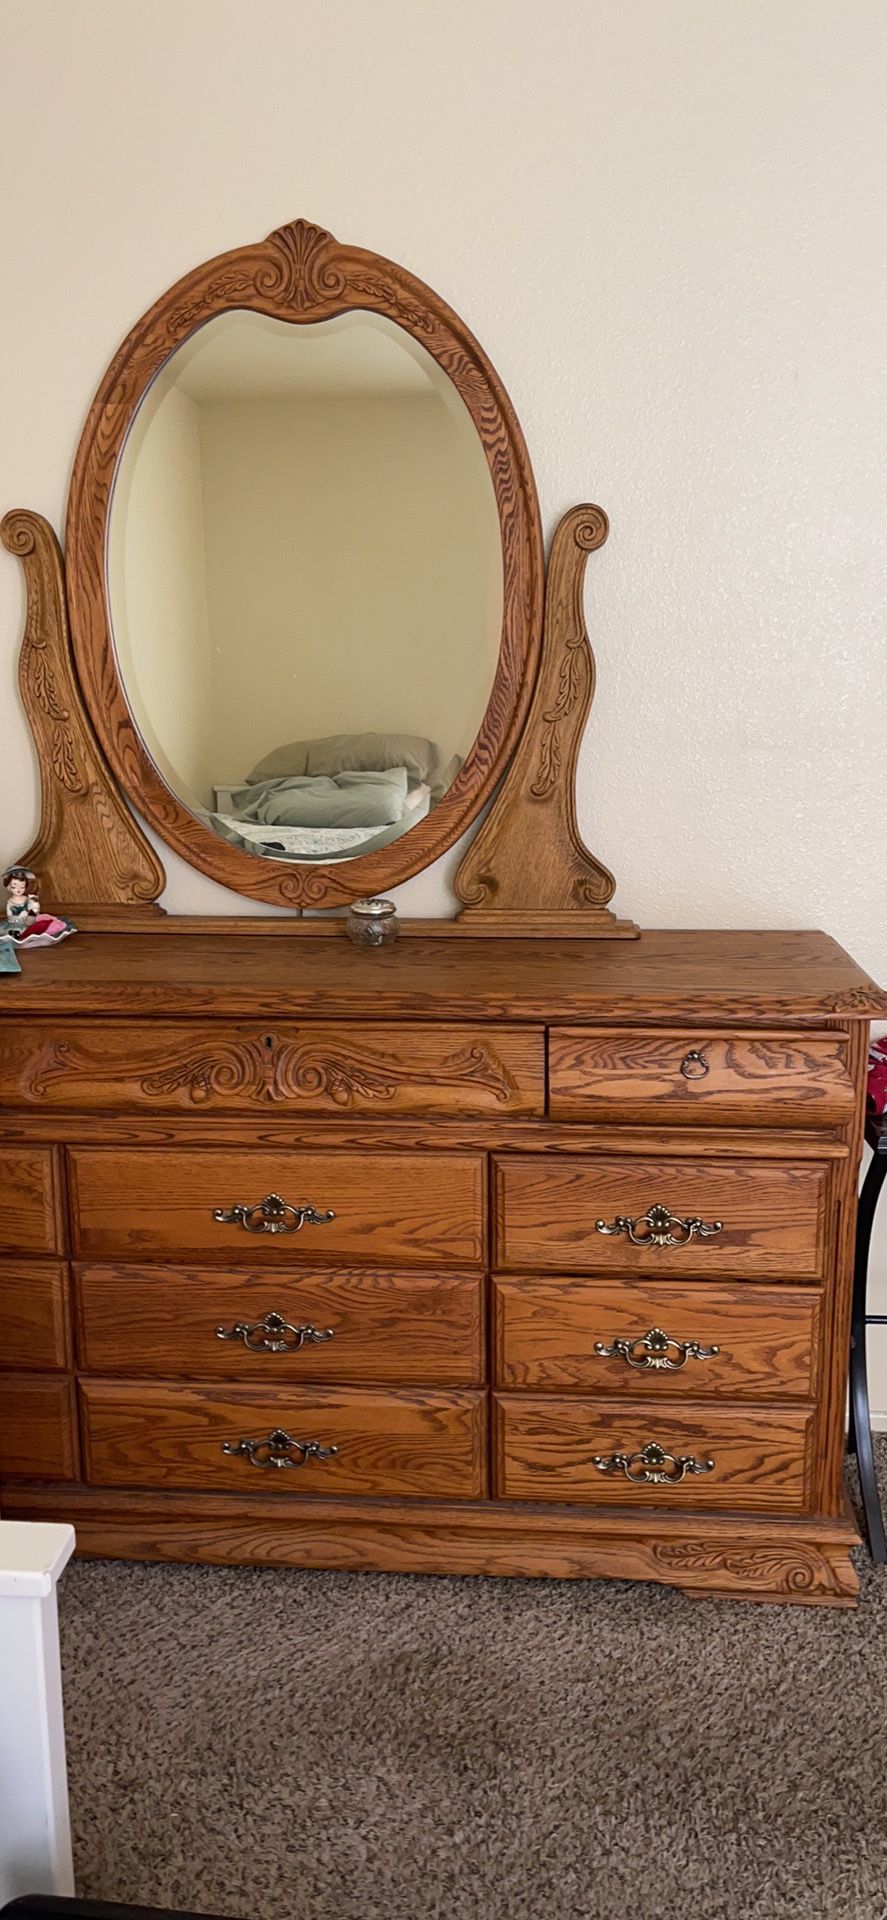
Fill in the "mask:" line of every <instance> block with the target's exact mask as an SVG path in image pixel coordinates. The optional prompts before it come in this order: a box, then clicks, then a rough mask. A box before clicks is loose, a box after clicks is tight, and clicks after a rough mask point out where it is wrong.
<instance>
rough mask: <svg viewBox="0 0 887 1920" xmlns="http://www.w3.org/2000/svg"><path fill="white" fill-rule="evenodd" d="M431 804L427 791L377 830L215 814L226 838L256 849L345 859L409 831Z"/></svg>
mask: <svg viewBox="0 0 887 1920" xmlns="http://www.w3.org/2000/svg"><path fill="white" fill-rule="evenodd" d="M430 805H431V795H430V794H429V793H426V795H425V798H424V800H423V801H422V802H421V804H420V805H419V806H418V807H414V808H413V809H412V810H411V811H410V812H409V813H408V814H406V815H405V816H404V817H403V818H402V819H400V820H393V821H390V822H389V824H388V825H387V826H385V827H379V828H378V829H376V830H375V831H374V830H373V829H372V828H369V827H282V826H274V827H269V826H267V825H260V824H258V823H257V822H255V821H251V820H243V819H240V818H239V817H238V815H237V814H230V813H217V814H214V815H213V816H212V818H213V824H214V826H215V827H216V830H217V832H220V833H222V835H223V837H224V838H225V839H226V840H232V841H233V842H234V843H235V844H237V843H240V844H242V845H246V846H247V847H249V848H250V849H251V851H252V852H253V853H256V852H258V853H273V854H275V855H276V856H277V858H278V859H280V858H283V859H287V860H346V859H348V858H349V857H350V855H352V854H353V853H354V852H355V850H356V849H358V848H359V850H360V852H361V853H375V851H376V848H377V847H387V846H389V845H390V843H391V841H392V840H398V839H399V838H400V835H401V834H402V833H409V830H410V828H411V827H414V826H415V825H416V824H417V822H418V821H419V820H424V818H425V815H426V814H427V812H428V809H429V806H430Z"/></svg>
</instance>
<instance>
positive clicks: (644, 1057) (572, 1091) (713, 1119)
mask: <svg viewBox="0 0 887 1920" xmlns="http://www.w3.org/2000/svg"><path fill="white" fill-rule="evenodd" d="M548 1078H549V1112H550V1114H551V1118H552V1119H553V1120H583V1121H586V1122H593V1121H596V1120H600V1121H609V1120H617V1121H628V1122H634V1123H641V1122H643V1121H648V1122H650V1123H651V1124H656V1123H658V1122H662V1121H667V1122H668V1123H669V1124H670V1125H674V1126H682V1125H684V1124H689V1125H692V1124H693V1123H694V1122H701V1123H702V1124H703V1125H704V1124H705V1123H710V1124H723V1123H727V1124H729V1125H731V1126H755V1127H770V1126H773V1127H786V1126H797V1127H816V1126H823V1127H825V1126H835V1125H841V1124H842V1123H844V1122H846V1121H847V1120H849V1119H850V1117H851V1115H852V1113H853V1109H854V1104H855V1098H854V1091H853V1082H852V1080H851V1078H850V1075H849V1073H848V1071H847V1060H846V1041H844V1040H842V1039H840V1037H839V1036H838V1035H836V1034H805V1033H794V1034H793V1033H699V1032H698V1031H697V1032H687V1031H684V1032H677V1033H675V1032H670V1033H663V1032H661V1031H660V1032H657V1031H656V1029H655V1028H647V1029H640V1030H637V1029H636V1030H634V1031H631V1032H629V1031H626V1030H624V1029H620V1028H604V1027H598V1028H588V1027H554V1028H552V1030H551V1032H550V1035H549V1046H548Z"/></svg>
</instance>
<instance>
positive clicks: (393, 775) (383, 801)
mask: <svg viewBox="0 0 887 1920" xmlns="http://www.w3.org/2000/svg"><path fill="white" fill-rule="evenodd" d="M231 797H232V802H233V804H234V806H235V807H236V809H237V812H238V813H239V814H240V815H241V817H242V818H244V819H249V820H253V821H256V822H258V823H259V824H260V825H263V826H268V827H388V826H393V825H394V823H395V821H397V820H400V819H401V817H402V815H403V811H404V806H405V803H406V797H407V770H406V767H389V768H388V769H387V771H385V772H384V773H376V772H359V773H337V774H336V775H335V777H334V778H332V779H330V778H329V777H328V776H325V775H322V774H317V775H312V774H308V775H298V774H297V775H296V776H294V777H293V778H291V779H278V780H263V781H260V782H257V783H255V784H254V785H252V786H248V787H241V788H240V789H239V790H238V791H237V792H235V793H233V794H232V796H231Z"/></svg>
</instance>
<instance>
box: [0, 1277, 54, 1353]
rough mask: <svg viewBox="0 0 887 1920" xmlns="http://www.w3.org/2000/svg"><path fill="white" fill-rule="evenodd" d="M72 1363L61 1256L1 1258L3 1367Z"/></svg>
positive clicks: (1, 1344) (1, 1345)
mask: <svg viewBox="0 0 887 1920" xmlns="http://www.w3.org/2000/svg"><path fill="white" fill-rule="evenodd" d="M70 1364H71V1362H70V1338H69V1329H68V1307H67V1283H66V1272H65V1268H64V1267H63V1266H60V1265H59V1263H58V1261H57V1260H0V1367H34V1368H37V1369H39V1368H44V1367H67V1366H70Z"/></svg>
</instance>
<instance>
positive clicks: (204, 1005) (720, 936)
mask: <svg viewBox="0 0 887 1920" xmlns="http://www.w3.org/2000/svg"><path fill="white" fill-rule="evenodd" d="M217 924H218V923H216V925H217ZM181 927H182V923H181V922H179V923H178V930H176V929H175V925H174V923H170V924H169V926H168V928H167V929H165V930H164V931H162V932H157V933H154V932H151V933H143V932H139V933H80V934H77V935H76V936H75V937H74V938H72V939H70V940H67V941H65V943H64V944H63V945H62V946H60V947H57V948H54V949H52V950H51V951H47V950H42V951H38V952H36V953H33V952H32V953H28V952H27V951H25V952H24V953H23V954H22V956H21V961H22V971H21V973H20V974H10V975H4V976H3V979H2V983H0V1013H6V1014H11V1015H14V1014H24V1013H32V1014H36V1013H40V1014H43V1015H46V1014H48V1013H58V1014H71V1013H76V1014H92V1015H105V1016H107V1015H110V1014H114V1015H118V1016H122V1017H124V1018H125V1017H126V1016H128V1015H138V1014H145V1013H149V1014H155V1015H156V1014H168V1015H170V1016H181V1015H185V1016H187V1015H192V1016H194V1015H200V1014H208V1015H216V1016H224V1015H229V1016H235V1017H249V1016H253V1017H256V1018H260V1019H263V1018H272V1017H277V1018H281V1019H282V1018H289V1019H294V1018H309V1017H314V1018H321V1017H324V1018H337V1019H348V1018H352V1019H370V1018H371V1019H374V1020H397V1019H401V1020H416V1019H418V1020H421V1019H447V1020H465V1019H470V1018H474V1019H502V1018H509V1019H515V1020H537V1021H551V1020H559V1021H564V1020H566V1021H570V1020H578V1021H586V1020H587V1021H601V1022H605V1021H608V1020H635V1019H644V1018H646V1019H652V1020H656V1019H658V1020H670V1021H673V1022H677V1021H681V1020H688V1021H699V1020H715V1019H722V1020H731V1021H734V1022H736V1021H742V1020H749V1021H758V1022H761V1021H766V1020H767V1019H771V1020H781V1021H790V1020H791V1019H806V1020H811V1019H824V1018H825V1019H828V1018H834V1017H835V1016H841V1017H844V1018H848V1019H870V1018H879V1017H884V1016H885V1015H887V996H885V995H884V994H883V993H881V992H880V991H879V989H878V988H877V987H876V986H875V984H874V983H873V982H872V980H871V979H870V978H869V976H868V974H866V973H865V972H863V970H862V969H861V968H860V967H858V966H857V965H856V963H855V961H853V960H852V959H851V958H850V956H849V954H847V953H845V952H844V950H843V948H841V947H839V946H838V945H837V943H836V942H835V941H834V940H832V939H831V938H829V936H828V935H826V934H823V933H812V932H810V933H806V932H776V933H764V932H754V933H740V932H713V933H711V932H672V931H664V932H648V933H643V934H642V935H641V937H640V938H639V939H637V940H575V939H574V940H552V939H539V940H535V939H502V940H498V939H477V938H474V939H472V938H468V937H463V938H447V937H433V938H428V937H424V936H415V935H413V934H412V933H410V934H407V935H405V937H404V938H402V939H401V940H400V941H399V942H398V943H397V944H396V945H395V946H393V947H390V948H387V949H384V950H382V951H377V952H372V951H370V952H367V951H363V950H358V949H356V948H354V947H352V946H351V944H350V943H349V941H348V940H347V939H346V937H345V935H344V932H342V931H337V932H335V933H329V934H327V933H326V932H324V935H323V936H320V935H315V936H314V937H304V935H305V933H306V932H307V930H303V929H301V928H294V929H293V931H292V933H291V935H290V936H289V937H287V935H286V934H283V933H281V932H280V931H277V930H276V937H275V936H274V935H273V934H272V936H271V937H268V935H267V934H266V933H257V934H255V935H253V934H242V933H238V934H236V935H233V934H232V935H231V936H229V937H226V936H225V935H224V934H222V933H219V932H216V931H213V932H211V933H210V932H206V931H203V932H201V931H200V930H199V929H200V923H199V922H196V923H195V930H194V931H193V932H192V931H191V930H190V929H189V930H188V931H184V932H183V931H181Z"/></svg>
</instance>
